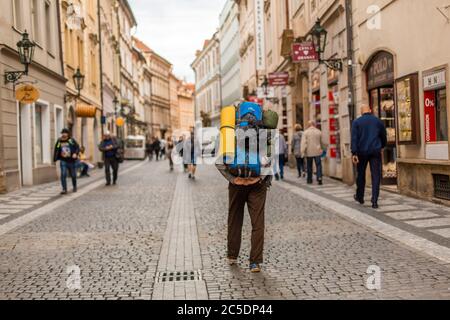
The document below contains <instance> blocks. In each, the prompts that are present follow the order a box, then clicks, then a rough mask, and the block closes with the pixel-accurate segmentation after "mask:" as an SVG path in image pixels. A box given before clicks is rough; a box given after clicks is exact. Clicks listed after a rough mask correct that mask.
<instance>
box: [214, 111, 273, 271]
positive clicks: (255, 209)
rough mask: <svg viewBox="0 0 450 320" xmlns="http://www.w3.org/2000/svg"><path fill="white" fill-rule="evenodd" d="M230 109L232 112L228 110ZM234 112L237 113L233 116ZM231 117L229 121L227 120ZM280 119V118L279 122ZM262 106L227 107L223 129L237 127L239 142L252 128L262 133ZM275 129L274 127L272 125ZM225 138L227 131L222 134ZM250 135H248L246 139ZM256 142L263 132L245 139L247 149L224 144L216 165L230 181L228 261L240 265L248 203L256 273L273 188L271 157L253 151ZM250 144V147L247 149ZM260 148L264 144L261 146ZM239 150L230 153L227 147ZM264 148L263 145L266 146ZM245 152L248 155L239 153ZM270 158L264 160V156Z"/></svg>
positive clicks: (253, 262) (252, 254) (251, 254)
mask: <svg viewBox="0 0 450 320" xmlns="http://www.w3.org/2000/svg"><path fill="white" fill-rule="evenodd" d="M226 112H228V115H225V113H226ZM233 114H234V116H233ZM224 119H228V120H227V122H228V123H224V122H225V120H224ZM276 122H278V120H277V121H276ZM263 127H264V126H263V113H262V108H261V106H259V105H258V104H255V103H249V102H244V103H242V104H241V105H240V106H239V107H238V108H237V112H236V111H235V108H234V107H227V108H224V109H223V110H222V130H229V129H231V130H234V129H236V133H237V135H238V137H237V141H240V140H241V138H242V137H239V135H240V134H243V135H246V134H245V132H246V131H247V132H248V130H249V129H251V130H255V131H253V132H259V131H258V128H263ZM270 129H274V128H270ZM222 130H221V131H222ZM221 135H222V138H223V137H224V136H225V134H224V133H223V132H222V133H221ZM223 139H224V140H222V144H225V143H224V142H227V143H231V144H233V141H234V139H228V141H226V139H225V138H223ZM246 139H247V138H246V137H244V138H243V140H246ZM255 141H257V142H256V143H258V144H259V134H258V137H256V139H255V140H252V142H245V143H244V144H245V146H246V147H245V148H244V149H245V150H243V149H242V145H241V146H237V147H236V146H234V145H231V147H227V146H224V145H221V154H222V157H219V159H218V161H217V163H216V167H217V169H218V170H219V171H220V173H221V174H222V175H223V176H224V177H225V179H226V180H227V181H228V182H229V187H228V190H229V211H228V262H229V264H230V265H231V266H233V265H236V264H237V261H238V257H239V251H240V249H241V238H242V226H243V221H244V208H245V204H247V207H248V211H249V214H250V220H251V224H252V236H251V252H250V271H251V272H252V273H259V272H261V263H263V251H264V231H265V204H266V197H267V190H268V188H269V187H270V184H271V179H272V176H271V175H270V173H269V174H268V175H265V173H266V172H270V171H271V169H270V167H271V160H270V159H269V157H268V156H267V157H265V155H264V156H263V155H261V154H259V153H258V154H256V155H255V154H252V152H254V151H252V150H251V149H253V150H257V151H256V152H258V149H260V148H255V146H254V145H253V146H252V145H251V144H253V143H254V142H255ZM247 147H248V148H247ZM259 147H261V146H260V145H259ZM234 148H235V149H236V151H233V152H231V153H228V154H226V153H227V152H226V151H225V150H231V149H234ZM262 149H263V148H262ZM240 152H244V153H245V154H244V155H239V153H240ZM241 157H242V158H243V159H246V160H245V163H241V161H240V160H239V158H241ZM252 158H253V159H257V161H256V163H251V162H252V161H249V159H252ZM263 158H266V161H265V162H263V161H262V159H263Z"/></svg>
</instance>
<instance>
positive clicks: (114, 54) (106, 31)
mask: <svg viewBox="0 0 450 320" xmlns="http://www.w3.org/2000/svg"><path fill="white" fill-rule="evenodd" d="M116 4H117V0H100V16H99V20H100V21H99V24H100V37H101V57H100V58H101V66H102V68H101V71H102V79H101V82H102V83H101V85H102V104H103V115H104V116H105V124H104V129H105V130H108V131H109V132H112V133H114V134H115V135H117V134H118V132H117V127H116V118H117V110H116V109H118V105H116V104H115V101H116V100H117V101H119V98H120V42H119V39H120V30H119V20H118V18H117V17H118V9H119V6H117V5H116Z"/></svg>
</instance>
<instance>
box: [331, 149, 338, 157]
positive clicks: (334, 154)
mask: <svg viewBox="0 0 450 320" xmlns="http://www.w3.org/2000/svg"><path fill="white" fill-rule="evenodd" d="M330 158H331V159H336V158H337V149H336V148H330Z"/></svg>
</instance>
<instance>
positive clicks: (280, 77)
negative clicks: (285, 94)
mask: <svg viewBox="0 0 450 320" xmlns="http://www.w3.org/2000/svg"><path fill="white" fill-rule="evenodd" d="M268 78H269V85H270V86H271V87H281V86H287V85H288V84H289V72H274V73H269V77H268Z"/></svg>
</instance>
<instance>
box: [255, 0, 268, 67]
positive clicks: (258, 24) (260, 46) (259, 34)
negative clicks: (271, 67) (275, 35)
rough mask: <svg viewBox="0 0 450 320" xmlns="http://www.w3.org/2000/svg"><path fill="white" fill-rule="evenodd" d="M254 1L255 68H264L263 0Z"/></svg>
mask: <svg viewBox="0 0 450 320" xmlns="http://www.w3.org/2000/svg"><path fill="white" fill-rule="evenodd" d="M254 1H255V35H256V36H255V44H256V70H257V71H263V70H264V69H265V68H266V48H265V34H264V0H254Z"/></svg>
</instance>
